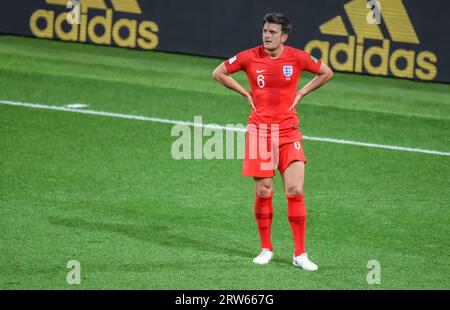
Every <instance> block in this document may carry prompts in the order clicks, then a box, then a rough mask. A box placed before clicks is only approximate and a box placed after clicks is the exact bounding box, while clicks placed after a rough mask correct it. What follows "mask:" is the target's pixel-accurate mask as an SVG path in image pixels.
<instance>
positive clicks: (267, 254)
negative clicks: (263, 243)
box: [253, 249, 273, 265]
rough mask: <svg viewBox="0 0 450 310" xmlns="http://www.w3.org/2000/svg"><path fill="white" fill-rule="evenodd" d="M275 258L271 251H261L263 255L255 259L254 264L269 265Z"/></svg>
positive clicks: (260, 254)
mask: <svg viewBox="0 0 450 310" xmlns="http://www.w3.org/2000/svg"><path fill="white" fill-rule="evenodd" d="M272 257H273V252H272V251H271V250H269V249H261V253H259V255H258V256H256V257H255V258H254V259H253V262H254V263H255V264H258V265H266V264H268V263H269V262H270V261H271V260H272Z"/></svg>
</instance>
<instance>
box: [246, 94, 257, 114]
mask: <svg viewBox="0 0 450 310" xmlns="http://www.w3.org/2000/svg"><path fill="white" fill-rule="evenodd" d="M247 101H248V104H249V105H250V107H251V108H252V110H253V111H256V107H255V103H254V102H253V97H252V93H249V94H248V95H247Z"/></svg>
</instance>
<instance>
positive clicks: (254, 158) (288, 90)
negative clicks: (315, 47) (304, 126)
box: [213, 13, 333, 271]
mask: <svg viewBox="0 0 450 310" xmlns="http://www.w3.org/2000/svg"><path fill="white" fill-rule="evenodd" d="M262 24H263V29H262V40H263V45H260V46H257V47H254V48H251V49H248V50H245V51H243V52H240V53H238V54H237V55H236V56H234V57H232V58H230V59H229V60H227V61H225V62H223V63H221V64H220V65H219V66H218V67H217V68H216V69H215V70H214V72H213V77H214V79H215V80H216V81H218V82H219V83H221V84H223V85H224V86H226V87H228V88H230V89H232V90H234V91H236V92H238V93H239V94H241V95H242V96H243V97H245V98H246V99H247V101H248V103H249V105H250V108H251V112H250V116H249V118H248V126H247V133H246V149H245V156H244V160H243V167H242V174H243V175H244V176H252V177H253V179H254V189H255V203H254V214H255V218H256V223H257V226H258V231H259V236H260V239H261V252H260V254H259V255H258V256H257V257H256V258H254V259H253V262H254V263H255V264H260V265H264V264H267V263H269V262H270V260H271V259H272V257H273V252H272V250H273V249H272V242H271V238H270V228H271V224H272V216H273V208H272V195H273V177H274V176H275V168H276V166H277V167H278V170H279V171H280V174H281V176H282V181H283V185H284V192H285V195H286V198H287V205H288V206H287V208H288V210H287V212H288V219H289V223H290V226H291V230H292V234H293V239H294V245H295V249H294V255H293V261H292V263H293V265H294V266H296V267H301V268H303V269H304V270H308V271H315V270H317V269H318V267H317V265H316V264H314V263H313V262H312V261H311V260H310V259H309V258H308V255H307V253H306V252H305V235H306V208H305V202H304V196H303V183H304V171H305V163H306V157H305V155H304V152H303V145H302V134H301V132H300V129H299V119H298V117H297V112H296V106H297V105H298V103H299V102H300V101H301V100H302V98H303V97H305V96H306V95H308V94H309V93H311V92H312V91H314V90H316V89H317V88H319V87H320V86H322V85H324V84H325V83H326V82H327V81H329V80H330V79H331V78H332V76H333V72H332V71H331V69H330V68H329V67H328V66H327V65H326V64H324V63H322V62H321V61H320V60H317V59H316V58H314V57H312V56H311V55H309V54H308V53H306V52H304V51H302V50H299V49H295V48H293V47H291V46H288V45H285V42H286V40H287V39H288V33H289V31H290V30H291V23H290V22H289V20H288V19H287V17H286V16H285V15H283V14H281V13H269V14H267V15H265V16H264V19H263V23H262ZM240 70H243V71H245V72H246V74H247V77H248V79H249V82H250V86H251V91H249V90H247V89H245V88H244V87H242V86H241V85H240V84H239V83H238V82H237V81H236V80H234V79H233V78H232V77H231V76H230V74H232V73H235V72H237V71H240ZM304 70H306V71H309V72H312V73H314V74H315V75H316V76H315V77H314V78H313V79H312V80H311V81H310V82H309V83H308V84H306V85H305V86H304V87H303V88H302V89H300V91H297V86H298V81H299V78H300V74H301V72H302V71H304ZM255 137H256V138H255ZM255 141H256V142H255ZM258 145H259V147H258ZM261 146H262V147H263V148H262V149H264V148H266V150H267V151H268V153H270V154H271V156H270V160H268V157H267V156H263V155H264V154H262V153H263V152H261ZM266 155H267V154H266ZM274 157H275V160H274ZM267 163H269V167H270V168H267ZM270 165H272V166H270Z"/></svg>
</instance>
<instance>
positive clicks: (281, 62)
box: [224, 45, 321, 130]
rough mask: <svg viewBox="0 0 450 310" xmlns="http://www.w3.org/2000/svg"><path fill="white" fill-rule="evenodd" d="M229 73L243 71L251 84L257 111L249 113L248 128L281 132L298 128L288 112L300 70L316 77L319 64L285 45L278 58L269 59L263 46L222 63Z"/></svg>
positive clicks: (291, 114)
mask: <svg viewBox="0 0 450 310" xmlns="http://www.w3.org/2000/svg"><path fill="white" fill-rule="evenodd" d="M224 63H225V66H226V68H227V70H228V72H229V73H230V74H231V73H234V72H237V71H239V70H244V71H245V72H246V73H247V77H248V79H249V81H250V85H251V91H252V96H253V101H254V103H255V107H256V111H254V110H253V109H251V113H250V116H249V118H248V123H249V124H255V125H257V126H258V125H260V124H267V125H268V128H269V129H270V125H271V124H278V125H279V126H280V127H279V128H280V130H283V129H288V128H292V127H293V126H298V124H299V120H298V117H297V111H296V110H295V109H293V110H292V111H289V107H290V106H291V105H292V104H293V103H294V99H295V96H296V95H297V86H298V81H299V79H300V75H301V72H302V71H303V70H306V71H309V72H311V73H314V74H317V73H318V71H319V68H320V65H321V62H320V60H317V59H316V58H314V57H312V56H311V55H310V54H308V53H306V52H304V51H302V50H299V49H296V48H293V47H290V46H287V45H285V46H284V48H283V51H282V53H281V55H280V56H279V57H278V58H276V59H272V58H270V57H269V55H268V54H267V53H266V51H265V49H264V46H262V45H261V46H257V47H254V48H252V49H248V50H245V51H243V52H240V53H239V54H237V55H236V56H234V57H232V58H230V59H229V60H227V61H225V62H224Z"/></svg>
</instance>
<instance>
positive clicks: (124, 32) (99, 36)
mask: <svg viewBox="0 0 450 310" xmlns="http://www.w3.org/2000/svg"><path fill="white" fill-rule="evenodd" d="M109 1H110V4H111V6H112V8H111V7H108V6H107V5H106V2H105V0H80V6H81V16H79V19H78V20H79V24H78V23H73V24H71V25H70V24H69V23H67V14H68V13H69V9H67V8H66V6H67V5H68V2H69V0H45V2H46V5H47V6H50V7H48V9H39V10H36V11H35V12H33V14H32V15H31V17H30V21H29V23H30V30H31V32H32V33H33V35H34V36H36V37H38V38H49V39H53V38H54V37H55V36H56V37H57V38H58V39H60V40H64V41H78V42H92V43H95V44H102V45H112V43H115V45H117V46H121V47H129V48H135V47H136V46H138V47H140V48H142V49H147V50H150V49H154V48H156V47H157V46H158V43H159V37H158V35H157V34H156V33H157V32H158V31H159V27H158V25H157V24H156V23H155V22H154V21H146V20H141V19H139V20H138V19H129V18H119V19H115V18H114V12H120V13H127V14H130V15H131V14H132V15H134V16H136V15H141V14H142V10H141V7H140V6H139V3H138V0H109ZM52 6H53V8H54V9H53V10H51V8H52ZM54 6H58V7H59V9H58V7H54ZM61 7H62V11H61ZM55 9H56V10H58V12H59V14H58V13H57V12H56V11H55ZM102 11H103V14H102V13H101V12H102ZM121 16H123V14H121ZM138 17H139V16H138Z"/></svg>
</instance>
